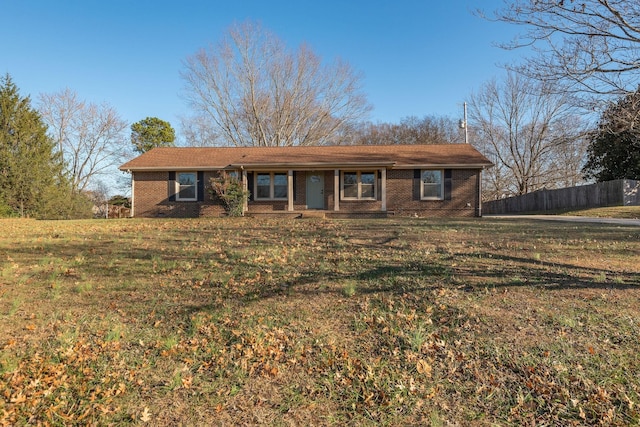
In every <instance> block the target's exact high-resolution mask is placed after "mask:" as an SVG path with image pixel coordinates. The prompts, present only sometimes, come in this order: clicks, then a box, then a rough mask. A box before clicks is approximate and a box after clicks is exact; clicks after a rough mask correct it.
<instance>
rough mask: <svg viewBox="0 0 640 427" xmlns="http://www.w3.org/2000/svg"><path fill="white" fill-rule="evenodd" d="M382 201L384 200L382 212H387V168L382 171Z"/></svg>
mask: <svg viewBox="0 0 640 427" xmlns="http://www.w3.org/2000/svg"><path fill="white" fill-rule="evenodd" d="M380 176H381V178H380V181H382V182H381V183H380V187H381V188H380V199H381V200H382V207H381V208H380V209H381V210H382V212H386V211H387V168H382V169H380Z"/></svg>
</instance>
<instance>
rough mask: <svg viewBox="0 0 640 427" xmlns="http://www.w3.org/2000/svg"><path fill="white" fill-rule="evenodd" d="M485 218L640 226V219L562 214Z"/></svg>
mask: <svg viewBox="0 0 640 427" xmlns="http://www.w3.org/2000/svg"><path fill="white" fill-rule="evenodd" d="M483 217H484V218H514V219H517V218H522V219H539V220H543V221H565V222H586V223H598V224H617V225H632V226H637V227H640V219H625V218H597V217H589V216H561V215H483Z"/></svg>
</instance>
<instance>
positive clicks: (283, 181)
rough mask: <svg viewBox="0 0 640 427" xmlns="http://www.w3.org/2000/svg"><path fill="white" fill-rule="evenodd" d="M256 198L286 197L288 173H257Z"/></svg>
mask: <svg viewBox="0 0 640 427" xmlns="http://www.w3.org/2000/svg"><path fill="white" fill-rule="evenodd" d="M255 187H256V194H255V199H256V200H261V199H262V200H273V199H286V198H287V188H288V187H289V184H288V180H287V174H286V173H274V172H271V173H266V172H265V173H257V174H256V185H255Z"/></svg>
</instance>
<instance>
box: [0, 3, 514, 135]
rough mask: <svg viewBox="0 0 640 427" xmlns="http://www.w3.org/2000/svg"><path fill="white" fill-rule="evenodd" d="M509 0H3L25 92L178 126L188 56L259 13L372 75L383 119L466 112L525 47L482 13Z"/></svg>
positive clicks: (6, 56) (8, 61) (10, 49)
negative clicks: (479, 12)
mask: <svg viewBox="0 0 640 427" xmlns="http://www.w3.org/2000/svg"><path fill="white" fill-rule="evenodd" d="M501 5H502V0H475V1H472V0H446V1H437V0H421V1H419V0H389V1H378V0H368V1H361V0H353V1H349V0H341V1H340V0H319V1H305V0H297V1H294V0H292V1H283V0H231V1H228V0H227V1H213V0H210V1H204V0H203V1H193V0H181V1H162V0H155V1H149V0H139V1H124V0H102V1H98V0H58V1H54V0H0V11H1V14H2V25H0V40H1V43H0V73H1V74H2V75H4V74H5V73H9V74H10V75H11V77H12V78H13V81H14V83H15V84H16V85H17V86H18V88H19V89H20V91H21V94H22V95H30V96H31V98H32V99H33V100H35V99H36V98H37V97H38V95H39V94H40V93H52V92H58V91H60V90H62V89H64V88H67V87H68V88H70V89H72V90H74V91H76V92H77V94H78V96H79V97H80V98H81V99H84V100H87V101H90V102H94V103H102V102H106V103H108V104H110V105H111V106H113V107H114V108H115V109H116V110H117V111H118V112H119V113H120V115H121V116H122V118H123V119H125V120H127V121H128V122H130V123H133V122H136V121H138V120H141V119H143V118H145V117H158V118H161V119H163V120H167V121H169V122H171V124H172V125H173V126H174V127H176V128H178V126H179V117H180V116H181V115H186V114H187V113H188V109H187V107H186V104H185V102H184V101H183V100H182V99H181V97H180V91H181V89H182V86H183V83H182V80H181V79H180V71H181V70H182V69H183V61H184V60H185V58H186V57H187V56H189V55H192V54H193V53H195V52H196V51H197V50H198V49H199V48H202V47H206V46H207V45H208V44H210V43H215V42H217V41H218V40H219V39H220V38H221V36H222V35H223V34H224V33H225V31H226V30H227V29H228V27H229V26H230V25H231V24H233V23H234V22H242V21H245V20H248V19H250V20H255V21H259V22H261V23H262V25H263V26H264V27H265V28H267V29H269V30H270V31H272V32H274V33H275V34H277V35H278V36H279V37H280V38H281V39H282V40H284V41H285V43H286V44H287V45H288V46H289V47H291V48H294V47H297V46H298V45H300V44H301V43H307V44H308V45H309V46H311V48H312V49H313V51H314V52H316V53H317V54H319V55H320V56H321V57H322V58H323V59H324V60H326V61H331V60H333V59H334V58H336V57H340V58H342V59H344V60H346V61H347V62H349V63H350V64H351V65H352V66H353V67H354V68H355V69H356V70H358V71H360V72H362V73H363V75H364V81H363V82H364V90H365V92H366V94H367V95H368V99H369V102H370V103H371V104H372V105H373V107H374V110H373V111H372V113H371V116H370V120H371V121H373V122H379V121H385V122H398V121H400V120H401V119H402V118H404V117H407V116H417V117H424V116H426V115H435V116H450V117H453V118H459V117H461V116H462V103H463V102H464V101H465V100H467V99H468V97H469V95H470V93H471V92H472V91H474V90H477V89H478V88H479V87H480V85H482V83H484V82H486V81H487V80H489V79H491V78H492V77H494V76H499V75H501V73H502V69H501V68H499V67H498V65H499V64H503V63H507V62H514V61H517V60H518V58H519V57H520V56H521V55H522V52H519V51H516V52H508V51H504V50H501V49H499V48H497V47H495V43H496V42H500V41H508V40H510V39H511V38H512V37H513V36H514V34H515V33H516V31H517V29H516V28H512V27H509V26H505V25H504V24H500V23H493V22H488V21H485V20H483V19H480V18H478V17H476V16H474V15H473V14H472V11H473V10H475V9H477V8H482V9H484V10H486V11H492V10H494V9H496V8H498V7H500V6H501Z"/></svg>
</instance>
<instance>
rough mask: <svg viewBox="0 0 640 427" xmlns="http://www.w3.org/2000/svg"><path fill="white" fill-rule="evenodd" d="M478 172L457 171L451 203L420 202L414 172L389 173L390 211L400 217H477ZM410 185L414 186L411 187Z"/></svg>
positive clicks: (452, 183)
mask: <svg viewBox="0 0 640 427" xmlns="http://www.w3.org/2000/svg"><path fill="white" fill-rule="evenodd" d="M478 175H479V171H478V170H469V169H453V170H452V173H451V200H420V187H419V182H415V181H414V180H415V178H414V170H413V169H396V170H389V171H387V210H388V211H392V212H394V214H395V215H400V216H416V215H417V216H421V217H428V216H432V217H433V216H435V217H448V216H465V217H472V216H475V215H476V214H477V212H476V209H475V206H476V204H477V203H478ZM408 183H411V184H410V185H408Z"/></svg>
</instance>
